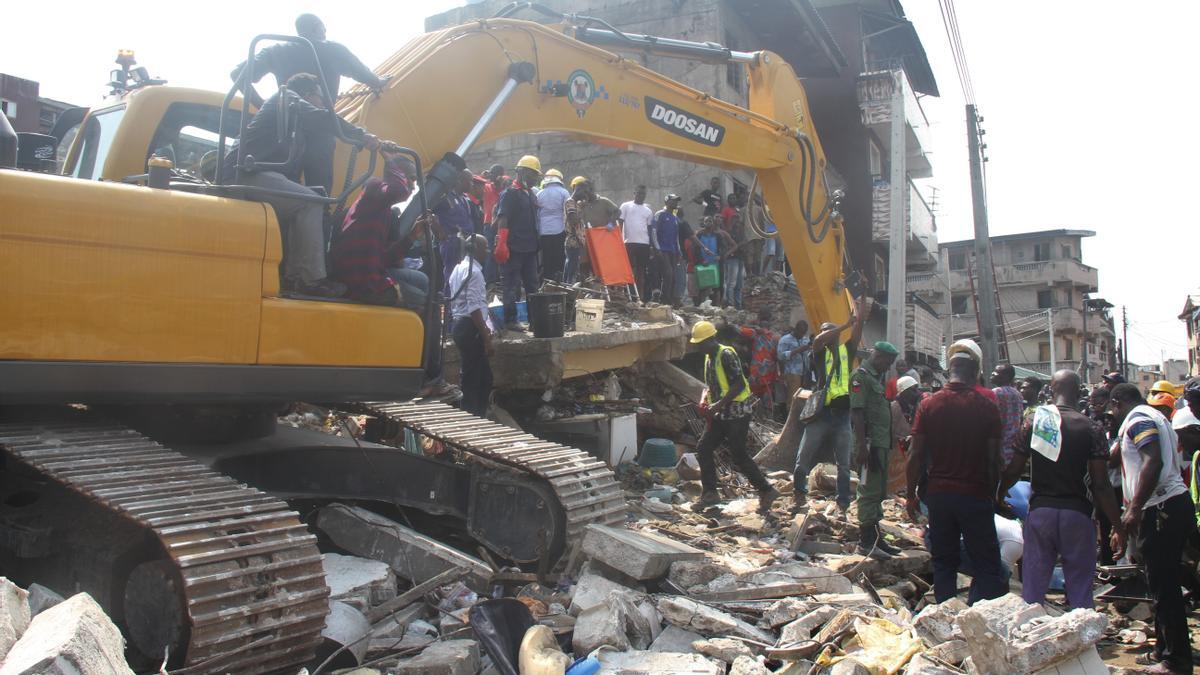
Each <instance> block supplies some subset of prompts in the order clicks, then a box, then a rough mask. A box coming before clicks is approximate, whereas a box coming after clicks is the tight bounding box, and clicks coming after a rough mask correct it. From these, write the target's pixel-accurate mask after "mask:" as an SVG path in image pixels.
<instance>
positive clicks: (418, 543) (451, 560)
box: [316, 504, 492, 591]
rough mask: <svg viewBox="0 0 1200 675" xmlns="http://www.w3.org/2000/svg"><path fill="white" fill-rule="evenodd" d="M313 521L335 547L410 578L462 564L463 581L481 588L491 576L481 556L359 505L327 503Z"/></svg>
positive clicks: (484, 586) (436, 572)
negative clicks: (467, 572) (469, 553)
mask: <svg viewBox="0 0 1200 675" xmlns="http://www.w3.org/2000/svg"><path fill="white" fill-rule="evenodd" d="M316 524H317V527H318V528H319V529H320V530H321V531H322V532H324V533H325V534H326V536H328V537H329V539H330V540H331V541H332V542H333V543H335V544H337V545H338V546H339V547H341V548H343V549H345V550H347V551H349V552H351V553H353V554H355V555H359V556H362V557H364V558H371V559H373V560H379V561H382V562H385V563H387V564H388V565H389V566H391V568H392V570H393V571H395V573H396V574H398V575H399V576H401V577H403V578H405V579H408V580H410V581H422V580H425V579H429V578H431V577H433V576H435V575H437V574H439V573H441V572H444V571H446V570H448V569H454V568H463V569H466V570H469V572H470V574H469V576H468V577H467V585H469V586H470V587H471V588H472V589H474V590H476V591H483V590H486V589H487V583H488V580H489V579H491V576H492V569H491V568H490V567H488V566H487V565H486V564H484V562H483V561H482V560H479V559H478V558H474V557H472V556H469V555H467V554H465V553H462V552H461V551H457V550H455V549H452V548H450V547H449V546H446V545H445V544H442V543H440V542H438V541H437V540H436V539H433V538H431V537H427V536H425V535H423V534H421V533H419V532H416V531H415V530H411V529H409V528H407V527H405V526H403V525H401V524H400V523H397V522H395V521H394V520H391V519H388V518H384V517H383V516H381V515H379V514H377V513H374V512H372V511H368V510H367V509H364V508H362V507H358V506H347V505H345V504H330V505H329V506H325V507H322V508H321V509H320V510H319V511H318V512H317V518H316Z"/></svg>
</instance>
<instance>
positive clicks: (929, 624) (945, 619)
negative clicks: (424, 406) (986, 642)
mask: <svg viewBox="0 0 1200 675" xmlns="http://www.w3.org/2000/svg"><path fill="white" fill-rule="evenodd" d="M965 611H967V603H965V602H963V601H962V599H961V598H957V597H955V598H950V599H949V600H947V601H945V602H943V603H941V604H937V605H926V606H925V608H924V609H922V610H921V611H920V612H918V613H917V615H916V616H915V617H913V622H912V627H913V632H914V633H916V635H917V637H919V638H921V642H924V643H925V646H926V647H936V646H937V645H940V644H942V643H943V642H945V641H947V640H950V639H951V638H953V637H954V636H955V635H956V634H959V633H958V627H957V626H955V623H954V622H955V620H956V619H957V618H958V615H959V614H962V613H963V612H965Z"/></svg>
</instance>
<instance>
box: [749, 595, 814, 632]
mask: <svg viewBox="0 0 1200 675" xmlns="http://www.w3.org/2000/svg"><path fill="white" fill-rule="evenodd" d="M809 609H810V607H809V604H808V603H807V602H804V601H803V600H800V599H799V598H783V599H782V600H776V601H775V602H774V603H772V604H771V606H770V607H768V608H767V611H765V612H763V616H762V621H760V622H759V625H761V626H764V627H766V628H778V627H779V626H782V625H783V624H785V623H791V622H792V621H795V620H796V619H798V618H800V617H801V616H803V615H805V614H807V613H808V612H809Z"/></svg>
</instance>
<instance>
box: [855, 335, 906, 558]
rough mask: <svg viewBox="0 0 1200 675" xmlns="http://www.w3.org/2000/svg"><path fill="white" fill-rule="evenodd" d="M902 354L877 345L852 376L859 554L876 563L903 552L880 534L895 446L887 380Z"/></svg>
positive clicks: (886, 344)
mask: <svg viewBox="0 0 1200 675" xmlns="http://www.w3.org/2000/svg"><path fill="white" fill-rule="evenodd" d="M899 353H900V351H899V350H898V349H896V346H895V345H893V344H892V343H890V342H885V341H882V340H881V341H879V342H876V343H875V351H874V353H873V354H871V358H869V359H867V360H866V361H865V362H863V364H862V365H860V366H859V367H858V370H856V371H854V375H852V376H851V377H850V422H851V424H852V425H853V427H854V447H855V454H854V464H855V466H857V467H858V476H859V480H858V530H859V539H858V554H859V555H865V556H870V557H871V558H874V559H876V560H884V559H887V558H891V557H892V556H894V555H898V554H899V553H900V549H897V548H895V547H893V546H892V545H891V544H888V543H887V542H886V541H884V540H883V537H882V536H880V534H879V521H880V520H883V499H884V497H886V496H887V478H888V473H887V467H888V455H889V454H890V451H891V445H892V406H891V404H890V403H889V402H888V400H887V396H886V395H885V385H884V377H885V376H886V375H887V372H888V369H889V368H891V367H892V362H893V361H895V360H896V357H897V356H898V355H899Z"/></svg>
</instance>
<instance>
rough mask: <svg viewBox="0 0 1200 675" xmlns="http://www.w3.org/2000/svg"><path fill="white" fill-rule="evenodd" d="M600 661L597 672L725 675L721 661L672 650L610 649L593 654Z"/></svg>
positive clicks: (632, 674) (630, 674) (648, 674)
mask: <svg viewBox="0 0 1200 675" xmlns="http://www.w3.org/2000/svg"><path fill="white" fill-rule="evenodd" d="M596 658H597V659H598V660H599V661H600V672H602V673H621V675H661V674H662V673H687V674H688V675H725V664H722V663H717V662H716V661H713V660H711V659H707V658H705V657H703V656H700V655H699V654H676V653H672V652H641V651H627V652H614V651H609V650H603V651H601V652H600V653H599V654H597V655H596Z"/></svg>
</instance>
